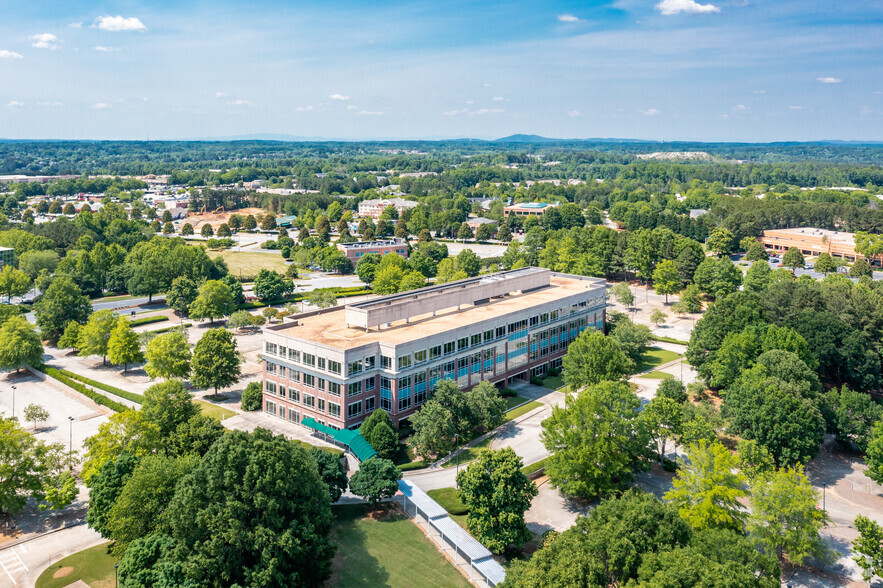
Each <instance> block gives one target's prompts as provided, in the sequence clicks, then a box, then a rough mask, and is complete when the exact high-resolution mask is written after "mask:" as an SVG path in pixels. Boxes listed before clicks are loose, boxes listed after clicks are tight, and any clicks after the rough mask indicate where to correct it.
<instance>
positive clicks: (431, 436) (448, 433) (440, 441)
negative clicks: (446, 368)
mask: <svg viewBox="0 0 883 588" xmlns="http://www.w3.org/2000/svg"><path fill="white" fill-rule="evenodd" d="M443 382H444V380H443ZM441 383H442V382H440V383H439V385H441ZM436 391H438V388H436ZM433 400H434V399H430V400H429V401H428V402H427V403H426V404H425V405H423V408H421V409H420V410H419V411H417V413H416V414H414V415H412V416H411V417H410V419H409V420H410V421H411V426H413V427H414V435H412V436H411V441H410V443H411V447H412V448H413V449H414V451H415V452H416V453H417V454H418V455H421V456H423V457H429V456H432V455H444V454H445V453H447V452H448V451H450V450H451V448H452V447H453V440H454V435H455V434H456V433H457V427H456V425H455V423H454V415H453V413H452V411H451V409H450V408H449V407H447V406H444V405H442V404H441V403H439V402H434V401H433Z"/></svg>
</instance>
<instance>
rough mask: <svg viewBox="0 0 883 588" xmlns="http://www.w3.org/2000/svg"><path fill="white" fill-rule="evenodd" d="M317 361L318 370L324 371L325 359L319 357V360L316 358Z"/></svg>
mask: <svg viewBox="0 0 883 588" xmlns="http://www.w3.org/2000/svg"><path fill="white" fill-rule="evenodd" d="M318 361H319V365H318V367H319V369H320V370H324V369H325V358H324V357H320V358H318Z"/></svg>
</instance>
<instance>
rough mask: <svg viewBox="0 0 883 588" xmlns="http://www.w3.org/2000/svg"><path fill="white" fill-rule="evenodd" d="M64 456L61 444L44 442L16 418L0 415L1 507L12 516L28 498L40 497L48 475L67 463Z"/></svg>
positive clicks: (0, 508)
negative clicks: (26, 429) (23, 427)
mask: <svg viewBox="0 0 883 588" xmlns="http://www.w3.org/2000/svg"><path fill="white" fill-rule="evenodd" d="M66 456H67V452H66V451H65V449H64V446H63V445H61V444H59V443H56V444H52V445H47V444H45V443H43V442H42V441H40V440H38V439H37V438H36V437H34V436H33V435H31V434H30V433H28V432H26V431H25V430H24V429H22V428H21V426H20V425H19V424H18V421H17V419H6V418H2V417H0V471H2V472H3V475H2V476H0V510H2V511H4V512H6V513H8V514H9V515H11V516H15V515H17V514H18V513H19V512H20V511H21V510H22V509H23V508H24V506H25V505H26V504H27V502H28V499H29V498H34V499H36V500H38V501H41V500H43V499H44V498H45V497H46V491H47V482H48V481H49V479H50V478H51V477H53V475H54V474H57V473H58V472H60V471H61V469H62V467H65V466H67V459H66ZM62 464H63V465H62Z"/></svg>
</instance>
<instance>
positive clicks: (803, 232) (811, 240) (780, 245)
mask: <svg viewBox="0 0 883 588" xmlns="http://www.w3.org/2000/svg"><path fill="white" fill-rule="evenodd" d="M759 241H760V242H761V243H762V244H763V245H764V246H765V247H767V248H771V249H772V250H773V251H775V252H776V253H784V252H785V251H787V250H788V249H789V248H791V247H796V248H797V249H799V250H800V252H801V253H802V254H803V255H812V256H817V255H819V254H821V253H827V254H829V255H831V256H832V257H841V258H844V259H846V260H848V261H855V260H856V259H865V257H864V256H863V255H861V254H860V253H856V251H855V238H854V236H853V234H852V233H847V232H844V231H831V230H828V229H815V228H812V227H798V228H795V229H771V230H768V231H764V232H763V236H761V237H760V238H759ZM868 261H869V262H870V263H871V264H872V265H881V263H883V255H878V256H877V257H875V258H873V259H868Z"/></svg>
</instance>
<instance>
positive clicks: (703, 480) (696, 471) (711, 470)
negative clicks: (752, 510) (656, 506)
mask: <svg viewBox="0 0 883 588" xmlns="http://www.w3.org/2000/svg"><path fill="white" fill-rule="evenodd" d="M678 463H679V467H678V474H677V476H675V478H674V480H673V481H672V489H671V490H670V491H668V492H667V493H666V495H665V499H666V500H669V501H671V502H672V504H674V505H676V506H677V507H678V512H679V513H680V515H681V517H682V518H683V519H684V520H685V521H687V523H689V524H690V526H691V527H692V528H694V529H697V530H702V529H713V528H725V529H732V530H734V531H739V530H741V528H742V523H743V521H744V520H745V512H744V511H743V510H742V505H741V504H739V499H740V498H743V497H744V496H746V495H747V492H746V491H745V488H744V486H745V482H746V479H745V477H744V476H743V475H741V474H739V473H737V472H736V471H735V469H736V466H737V464H738V457H737V456H736V455H735V454H733V453H730V451H729V450H727V448H726V447H724V446H723V445H721V444H720V443H712V444H710V445H709V444H708V443H707V442H705V441H700V442H699V443H698V444H696V445H691V446H690V447H689V448H688V450H687V459H686V460H682V459H679V460H678Z"/></svg>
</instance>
